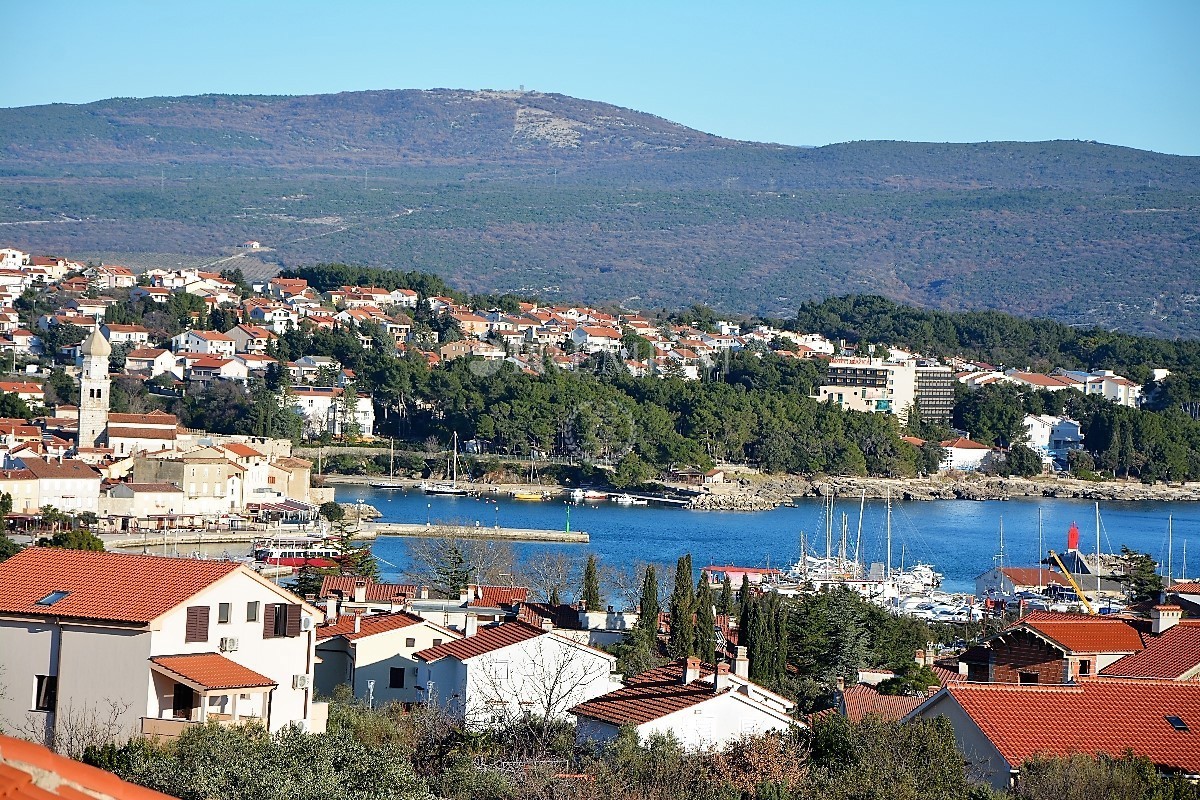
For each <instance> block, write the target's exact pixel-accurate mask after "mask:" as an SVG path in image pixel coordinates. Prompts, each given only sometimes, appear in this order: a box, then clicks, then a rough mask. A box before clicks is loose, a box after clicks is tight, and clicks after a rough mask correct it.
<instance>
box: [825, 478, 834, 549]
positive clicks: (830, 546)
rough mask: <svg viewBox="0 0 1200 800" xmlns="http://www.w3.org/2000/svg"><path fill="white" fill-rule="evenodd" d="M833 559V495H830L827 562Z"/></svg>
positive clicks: (826, 529) (826, 519) (827, 516)
mask: <svg viewBox="0 0 1200 800" xmlns="http://www.w3.org/2000/svg"><path fill="white" fill-rule="evenodd" d="M832 557H833V495H832V494H831V495H829V510H828V511H827V512H826V513H825V561H826V562H827V563H828V561H829V559H830V558H832Z"/></svg>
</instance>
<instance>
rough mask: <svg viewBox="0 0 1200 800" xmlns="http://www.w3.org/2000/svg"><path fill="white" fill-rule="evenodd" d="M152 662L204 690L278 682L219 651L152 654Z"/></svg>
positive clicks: (275, 684)
mask: <svg viewBox="0 0 1200 800" xmlns="http://www.w3.org/2000/svg"><path fill="white" fill-rule="evenodd" d="M150 660H151V661H152V662H154V663H155V664H157V665H158V666H160V667H162V668H163V669H165V670H167V671H169V672H171V673H174V674H175V675H178V676H179V677H181V678H183V679H184V680H186V681H190V682H191V683H194V684H196V685H197V686H203V687H204V688H205V689H251V688H257V687H266V686H278V685H279V684H278V683H277V682H275V681H273V680H271V679H270V678H268V677H267V676H266V675H261V674H259V673H257V672H255V671H254V670H252V669H250V668H249V667H243V666H242V665H241V664H239V663H237V662H236V661H232V660H230V659H228V658H226V657H225V656H223V655H221V654H220V653H188V654H184V655H178V656H152V657H151V658H150Z"/></svg>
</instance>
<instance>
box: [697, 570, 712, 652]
mask: <svg viewBox="0 0 1200 800" xmlns="http://www.w3.org/2000/svg"><path fill="white" fill-rule="evenodd" d="M716 622H717V621H716V618H715V617H714V616H713V591H712V586H711V585H710V584H709V582H708V576H707V575H701V576H700V582H699V583H698V584H697V585H696V628H695V640H696V655H698V656H699V657H700V660H701V661H703V662H705V663H706V664H715V663H716V658H717V636H716V633H715V629H716Z"/></svg>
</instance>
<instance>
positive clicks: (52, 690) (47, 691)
mask: <svg viewBox="0 0 1200 800" xmlns="http://www.w3.org/2000/svg"><path fill="white" fill-rule="evenodd" d="M57 703H58V676H57V675H38V676H37V689H36V691H35V694H34V698H33V708H34V710H35V711H53V710H54V707H55V705H56V704H57Z"/></svg>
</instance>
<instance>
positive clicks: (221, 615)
mask: <svg viewBox="0 0 1200 800" xmlns="http://www.w3.org/2000/svg"><path fill="white" fill-rule="evenodd" d="M217 622H218V623H228V622H229V603H218V604H217Z"/></svg>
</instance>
